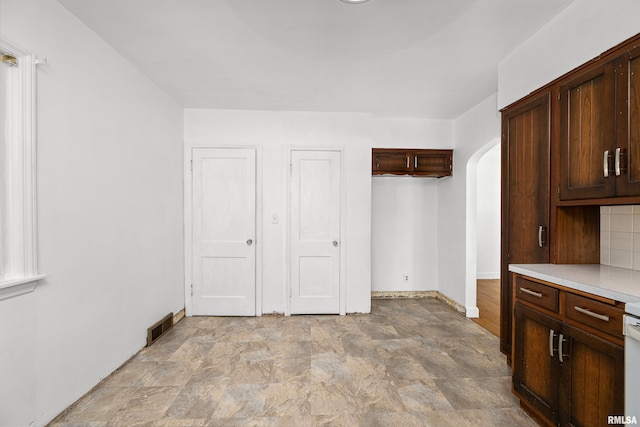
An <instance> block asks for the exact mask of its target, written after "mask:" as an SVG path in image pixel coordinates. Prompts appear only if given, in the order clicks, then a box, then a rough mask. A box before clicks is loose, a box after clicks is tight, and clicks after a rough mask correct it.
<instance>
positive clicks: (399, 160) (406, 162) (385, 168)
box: [371, 148, 413, 175]
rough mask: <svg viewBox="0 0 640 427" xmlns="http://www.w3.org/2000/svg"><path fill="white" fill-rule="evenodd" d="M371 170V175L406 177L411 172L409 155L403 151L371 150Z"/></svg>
mask: <svg viewBox="0 0 640 427" xmlns="http://www.w3.org/2000/svg"><path fill="white" fill-rule="evenodd" d="M371 160H372V165H371V169H372V172H373V175H382V174H385V173H390V174H394V175H407V174H410V173H411V171H412V166H413V164H412V163H411V161H412V159H411V155H410V154H409V153H408V152H406V151H403V150H389V149H376V148H374V149H373V152H372V159H371Z"/></svg>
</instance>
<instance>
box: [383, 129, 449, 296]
mask: <svg viewBox="0 0 640 427" xmlns="http://www.w3.org/2000/svg"><path fill="white" fill-rule="evenodd" d="M372 121H373V126H372V129H373V132H372V139H373V146H374V147H377V148H396V147H397V148H453V122H452V121H451V120H420V119H392V118H385V119H382V118H375V119H372ZM456 167H457V165H455V164H454V173H456ZM448 179H450V178H442V179H434V178H417V177H399V176H376V177H373V178H372V184H371V187H372V191H371V192H372V196H371V198H372V209H371V222H372V224H371V240H372V244H371V264H372V290H373V291H431V290H438V264H439V262H438V254H439V252H440V248H439V245H438V191H439V188H440V184H441V183H442V182H444V181H446V180H448ZM405 275H408V276H409V280H408V281H406V282H405V281H404V279H403V277H404V276H405Z"/></svg>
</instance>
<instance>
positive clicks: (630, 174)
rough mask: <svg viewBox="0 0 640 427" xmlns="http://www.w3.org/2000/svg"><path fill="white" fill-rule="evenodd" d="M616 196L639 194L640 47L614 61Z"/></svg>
mask: <svg viewBox="0 0 640 427" xmlns="http://www.w3.org/2000/svg"><path fill="white" fill-rule="evenodd" d="M616 90H617V94H616V99H617V100H618V102H617V103H616V147H615V150H614V153H613V156H614V173H615V175H616V195H617V196H638V195H640V47H637V48H635V49H632V50H631V51H630V52H628V53H627V54H625V55H622V56H621V57H620V58H619V59H618V60H617V61H616Z"/></svg>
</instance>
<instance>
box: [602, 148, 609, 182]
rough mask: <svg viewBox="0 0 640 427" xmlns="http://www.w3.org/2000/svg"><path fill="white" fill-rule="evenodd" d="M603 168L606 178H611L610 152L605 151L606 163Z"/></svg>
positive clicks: (604, 162)
mask: <svg viewBox="0 0 640 427" xmlns="http://www.w3.org/2000/svg"><path fill="white" fill-rule="evenodd" d="M602 168H603V170H604V177H605V178H607V177H608V176H609V150H605V151H604V161H603V164H602Z"/></svg>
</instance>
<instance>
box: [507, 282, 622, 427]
mask: <svg viewBox="0 0 640 427" xmlns="http://www.w3.org/2000/svg"><path fill="white" fill-rule="evenodd" d="M514 284H515V289H514V293H515V295H516V300H515V301H516V302H515V322H514V324H515V334H514V353H513V354H514V356H513V390H514V393H515V394H516V395H517V396H518V397H519V398H520V399H521V401H522V403H523V406H525V407H526V408H528V409H529V410H530V411H531V412H534V413H535V414H536V415H538V416H539V417H541V418H543V419H544V421H546V422H548V423H549V424H552V425H560V426H565V425H566V426H599V425H606V424H607V416H609V415H612V414H614V415H616V414H623V413H624V348H623V347H622V345H621V343H622V314H623V310H622V308H620V307H617V306H616V305H615V302H614V301H611V302H610V303H605V302H600V301H595V300H592V299H590V298H587V297H585V296H582V295H576V294H573V293H570V292H566V291H564V290H558V289H556V288H553V287H551V286H547V285H545V284H541V283H539V282H536V281H534V280H529V279H527V278H525V277H523V276H519V275H516V276H515V280H514ZM563 301H564V303H563ZM585 312H586V313H587V314H585ZM593 315H597V316H598V317H594V316H593ZM604 319H607V320H604Z"/></svg>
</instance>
